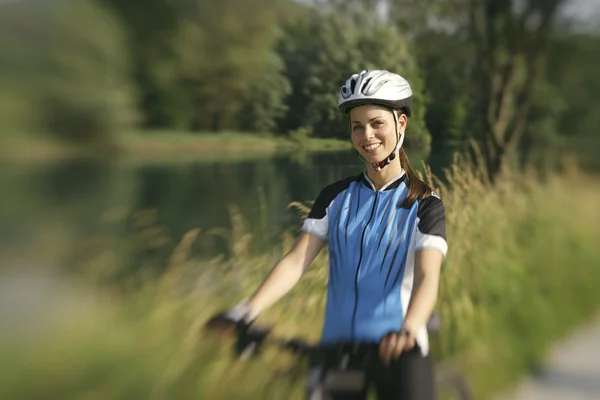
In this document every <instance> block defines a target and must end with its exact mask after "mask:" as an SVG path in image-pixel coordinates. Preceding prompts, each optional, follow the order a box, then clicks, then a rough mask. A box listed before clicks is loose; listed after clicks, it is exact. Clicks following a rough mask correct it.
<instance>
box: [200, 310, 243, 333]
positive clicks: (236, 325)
mask: <svg viewBox="0 0 600 400" xmlns="http://www.w3.org/2000/svg"><path fill="white" fill-rule="evenodd" d="M241 327H242V325H241V321H236V320H235V319H232V318H231V317H229V315H228V314H227V313H219V314H216V315H214V316H212V317H211V318H210V319H209V320H208V321H207V322H206V324H204V329H205V330H207V331H210V332H213V333H217V334H218V335H219V336H220V337H222V338H233V337H235V336H236V334H237V333H238V332H239V329H240V328H241Z"/></svg>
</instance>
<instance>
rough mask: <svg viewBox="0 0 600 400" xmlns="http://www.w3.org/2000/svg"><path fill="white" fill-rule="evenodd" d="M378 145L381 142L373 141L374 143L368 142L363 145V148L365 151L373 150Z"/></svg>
mask: <svg viewBox="0 0 600 400" xmlns="http://www.w3.org/2000/svg"><path fill="white" fill-rule="evenodd" d="M379 146H381V143H374V144H370V145H368V146H363V148H364V149H365V150H367V151H371V150H375V149H376V148H378V147H379Z"/></svg>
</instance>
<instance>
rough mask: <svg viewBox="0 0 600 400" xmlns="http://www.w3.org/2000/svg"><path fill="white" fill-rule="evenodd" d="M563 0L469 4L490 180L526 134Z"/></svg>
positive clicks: (478, 0) (487, 0) (482, 0)
mask: <svg viewBox="0 0 600 400" xmlns="http://www.w3.org/2000/svg"><path fill="white" fill-rule="evenodd" d="M562 3H564V0H526V1H523V2H516V1H512V0H470V8H469V11H470V21H471V26H472V32H473V39H474V41H475V44H476V48H477V59H478V61H479V62H478V64H477V65H478V69H479V75H480V85H481V94H482V104H481V110H480V111H481V113H482V114H481V115H482V120H483V126H484V129H483V138H482V139H483V143H484V148H485V149H486V153H485V154H486V157H487V164H488V165H487V167H488V171H489V174H490V177H492V178H493V177H495V176H496V175H497V174H499V173H502V172H503V171H504V170H505V168H506V167H507V164H508V161H509V156H510V155H512V154H513V153H514V151H515V149H516V148H517V145H518V143H519V141H520V139H521V137H522V135H523V133H524V132H525V130H526V125H527V118H528V115H529V111H530V108H531V103H532V98H533V95H534V93H535V87H536V83H537V80H538V78H539V77H540V75H541V74H543V67H544V61H545V55H546V51H547V47H546V45H547V42H548V39H549V37H550V34H551V31H552V25H553V19H554V17H555V15H556V13H557V10H558V8H559V6H560V5H561V4H562Z"/></svg>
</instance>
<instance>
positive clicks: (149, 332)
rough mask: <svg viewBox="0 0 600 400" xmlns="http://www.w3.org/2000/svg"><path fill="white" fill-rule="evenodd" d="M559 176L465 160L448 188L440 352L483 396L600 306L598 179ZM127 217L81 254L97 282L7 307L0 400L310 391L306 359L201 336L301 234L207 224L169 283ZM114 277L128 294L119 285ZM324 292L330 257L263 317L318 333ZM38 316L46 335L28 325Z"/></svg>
mask: <svg viewBox="0 0 600 400" xmlns="http://www.w3.org/2000/svg"><path fill="white" fill-rule="evenodd" d="M561 171H563V172H561V174H550V175H547V176H545V177H544V178H541V177H539V176H536V175H534V174H533V173H531V172H524V173H518V174H515V175H514V176H512V177H508V178H507V179H506V180H502V181H500V182H498V184H497V185H496V186H491V185H489V184H488V183H486V181H485V180H484V179H482V172H481V171H477V170H474V169H472V168H469V167H467V166H464V165H463V166H461V167H459V166H458V165H455V166H454V167H453V169H452V170H451V175H450V177H449V179H448V181H449V182H451V186H450V187H436V191H438V192H439V193H440V194H441V196H442V198H443V199H444V204H445V207H446V218H447V227H448V238H449V239H448V240H449V247H450V251H449V253H448V256H447V258H446V260H445V264H444V269H443V277H442V285H441V288H440V297H439V301H438V309H439V311H440V313H441V314H442V322H443V326H442V334H441V335H440V336H439V338H434V340H433V346H432V348H433V350H432V354H433V355H434V357H435V358H436V359H437V360H440V361H441V362H446V363H449V364H452V365H453V366H455V367H456V368H458V369H459V370H460V371H461V372H463V373H464V374H465V376H467V377H468V379H469V382H470V383H471V385H472V387H473V389H474V391H475V395H476V397H475V398H477V399H478V400H485V399H490V398H492V397H493V395H494V394H495V393H497V392H498V391H499V390H501V389H504V388H506V387H509V386H511V385H513V384H514V383H515V382H516V381H517V379H518V378H519V377H520V376H523V375H524V374H527V373H528V372H529V371H531V370H532V369H535V368H536V367H537V366H539V365H540V363H541V361H542V360H543V358H544V356H545V354H546V353H547V351H548V349H549V348H550V346H551V344H552V343H553V341H554V340H556V339H557V338H559V337H561V336H563V335H565V334H566V333H567V332H568V331H570V330H571V329H573V327H575V326H578V325H580V324H582V323H583V322H584V321H586V320H587V319H588V318H590V316H591V315H593V314H594V313H595V312H596V310H598V309H599V308H600V292H598V291H597V285H598V282H600V270H599V269H598V268H597V265H599V264H600V250H599V248H598V246H597V237H598V236H599V235H600V210H599V209H598V207H597V204H600V184H598V183H597V182H596V181H594V180H592V179H590V178H589V176H588V175H587V174H585V173H583V172H580V171H578V170H577V169H576V168H573V167H571V166H569V165H566V166H565V168H563V169H561ZM435 186H440V185H435ZM565 187H568V188H569V190H568V191H567V190H564V188H565ZM573 193H576V194H577V195H576V196H573ZM266 209H268V207H266ZM557 210H563V211H564V210H568V212H557ZM304 211H306V209H304ZM115 218H116V217H115ZM123 218H124V219H123V220H122V223H123V224H124V225H125V224H129V225H133V226H135V227H136V229H137V232H138V234H135V235H134V234H132V235H131V236H128V237H125V238H122V237H114V238H112V237H107V236H106V232H99V233H98V236H97V237H93V238H91V239H89V238H88V239H87V240H88V241H86V242H82V243H76V244H75V245H74V247H75V248H76V249H78V256H79V258H78V260H79V262H80V263H81V265H82V266H85V268H83V267H82V268H81V270H85V271H86V272H87V273H89V277H86V278H85V280H82V278H81V277H78V278H77V280H75V279H74V278H73V276H69V279H68V280H65V281H64V282H66V283H62V284H61V285H57V288H56V289H54V290H52V291H51V292H52V293H49V292H45V293H46V294H45V295H44V296H40V297H39V298H38V299H37V300H35V299H31V298H30V297H27V296H21V301H20V302H19V301H16V300H14V299H8V300H7V301H5V302H3V303H4V304H12V305H13V306H12V307H11V310H9V311H11V312H12V313H13V315H14V313H15V311H13V310H23V311H22V312H21V313H17V315H20V316H21V319H20V320H19V319H17V320H16V322H15V323H12V324H7V328H10V329H11V330H13V331H14V335H13V337H10V336H8V335H6V334H5V335H4V336H3V338H4V340H3V341H2V343H0V360H4V361H0V397H2V398H37V397H51V398H85V397H86V396H87V397H95V398H111V399H128V398H149V399H164V398H206V399H217V398H242V399H243V398H286V399H287V398H301V392H302V383H303V382H304V379H305V375H304V374H305V372H306V369H305V367H306V366H305V364H304V363H302V362H299V361H298V360H296V359H294V358H293V357H291V356H289V355H285V354H281V353H278V352H276V351H274V350H269V349H265V352H264V353H263V354H262V355H261V357H260V358H258V359H257V360H253V361H249V362H241V361H233V360H232V358H231V350H232V343H230V342H220V341H218V340H216V339H215V338H212V337H210V336H207V335H205V334H202V332H201V327H202V324H203V323H204V322H205V321H206V320H207V318H208V317H209V316H210V315H211V314H213V313H214V312H216V311H217V310H221V309H223V308H225V307H230V306H232V305H233V304H235V303H236V302H237V301H239V300H241V299H242V298H243V297H245V296H247V295H249V294H250V293H251V292H252V290H253V289H254V288H255V286H256V285H257V283H258V282H259V281H260V280H261V279H262V278H263V277H264V276H265V274H266V273H267V271H268V270H269V269H270V268H271V266H272V265H273V262H274V260H275V259H276V258H277V257H278V256H280V255H281V254H283V253H284V252H285V251H286V250H287V249H289V248H290V246H291V245H292V243H293V235H292V232H285V233H283V234H282V236H281V243H282V245H281V247H280V248H277V249H274V251H272V252H265V253H259V254H257V253H256V252H255V251H254V246H253V240H255V238H253V237H252V235H250V234H249V232H248V231H247V230H246V229H245V223H244V216H243V215H239V214H236V213H233V214H232V221H233V223H232V226H233V229H232V230H231V231H227V232H225V231H219V232H210V231H206V230H203V229H201V228H198V229H194V230H191V231H189V232H188V233H187V234H186V235H184V236H183V237H181V238H172V239H173V240H174V242H176V243H177V245H176V246H174V247H173V249H172V251H171V257H170V260H169V263H168V265H167V266H165V268H164V270H165V271H166V272H165V273H164V274H162V275H161V276H160V278H159V279H158V280H155V279H154V278H151V277H148V276H147V275H146V274H148V273H149V271H151V268H145V267H146V265H143V264H142V265H136V269H135V271H137V272H136V273H131V272H130V274H129V277H130V278H129V279H130V280H124V278H123V277H122V275H123V271H131V267H132V266H131V265H129V264H128V261H127V260H130V257H129V255H130V254H131V253H132V251H131V247H132V246H140V247H143V248H147V249H148V251H150V249H153V247H152V246H154V244H153V241H154V236H153V235H156V234H158V233H160V229H158V228H159V227H160V225H159V224H158V222H157V221H152V219H151V218H150V217H149V216H148V215H146V214H142V213H139V214H135V215H132V216H126V217H123ZM110 220H111V221H113V222H112V223H118V220H117V219H110ZM573 221H577V222H576V223H573ZM157 229H158V233H156V232H155V231H157ZM153 232H154V233H153ZM215 234H218V235H223V234H225V235H226V236H227V238H228V240H229V242H230V243H231V254H232V257H231V258H230V259H225V258H221V257H216V258H213V259H201V258H196V257H192V256H190V254H191V252H190V249H191V248H193V246H196V245H198V244H199V242H201V241H204V240H209V238H210V237H211V235H215ZM151 242H152V243H151ZM144 246H147V247H144ZM30 256H31V257H34V256H35V253H32V254H30ZM148 262H149V263H151V262H153V261H152V259H149V260H148ZM125 275H127V274H125ZM116 277H121V280H120V281H119V282H120V283H119V284H118V285H113V284H108V282H115V281H117V279H116ZM22 282H25V283H22V286H21V287H20V288H19V287H18V286H17V285H10V287H15V288H16V289H15V290H14V293H15V296H19V294H24V293H28V291H27V290H25V289H26V288H28V287H29V286H27V285H28V283H27V281H22ZM29 282H31V280H30V281H29ZM84 282H87V285H89V284H90V283H94V282H95V283H97V282H101V283H102V285H95V286H93V287H92V286H86V285H84ZM326 284H327V253H326V251H324V252H322V254H320V255H319V256H318V258H317V259H316V260H315V262H314V263H313V265H312V267H311V269H310V270H309V271H308V272H307V274H306V276H305V277H304V279H303V280H302V281H301V282H300V284H299V285H298V286H297V287H296V288H294V290H293V291H292V293H290V295H288V296H287V297H285V298H284V299H283V300H282V301H281V302H280V303H278V304H277V305H276V306H275V307H273V308H272V309H270V310H268V311H267V312H266V313H265V314H264V315H263V316H261V318H260V320H261V321H262V322H271V323H275V322H276V332H277V333H278V334H280V335H283V336H286V335H294V336H296V335H298V336H302V337H306V338H308V339H312V340H316V339H317V338H318V336H319V333H320V329H321V322H322V310H323V306H324V303H325V288H326ZM42 287H44V288H46V289H47V288H49V287H51V286H50V285H49V284H44V285H42ZM47 290H48V289H47ZM54 298H60V299H61V300H62V301H52V299H54ZM33 301H37V303H35V304H32V302H33ZM55 304H62V305H60V306H59V305H56V306H55ZM61 307H63V308H61ZM50 308H55V309H50ZM58 310H60V311H61V312H58ZM26 311H27V312H31V314H27V313H26ZM36 313H37V314H36ZM36 315H38V316H40V317H41V316H48V315H52V316H53V317H52V318H51V319H48V318H46V319H43V318H36ZM27 316H29V317H30V318H32V320H33V321H35V322H36V325H35V329H27V328H26V327H27V326H26V325H25V324H24V322H23V321H25V320H26V318H25V317H27ZM21 323H22V324H23V326H25V328H23V330H21V331H19V324H21ZM0 333H2V332H0ZM9 339H10V340H9ZM25 382H30V384H26V383H25Z"/></svg>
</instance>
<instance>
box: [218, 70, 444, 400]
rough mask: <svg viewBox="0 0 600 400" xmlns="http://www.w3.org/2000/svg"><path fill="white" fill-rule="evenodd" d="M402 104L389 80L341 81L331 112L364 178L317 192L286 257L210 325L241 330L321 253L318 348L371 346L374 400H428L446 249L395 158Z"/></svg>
mask: <svg viewBox="0 0 600 400" xmlns="http://www.w3.org/2000/svg"><path fill="white" fill-rule="evenodd" d="M411 99H412V90H411V88H410V85H409V83H408V82H407V81H406V80H405V79H404V78H402V77H401V76H399V75H397V74H394V73H391V72H388V71H382V70H374V71H362V72H361V73H359V74H354V75H352V76H351V77H350V78H348V80H347V81H346V82H345V84H344V85H343V86H342V87H341V89H340V93H339V108H340V110H341V111H342V112H343V113H346V114H348V115H349V117H350V127H351V132H352V143H353V144H354V147H355V148H356V151H357V152H358V154H359V156H360V158H361V159H362V160H363V161H364V162H365V163H366V164H367V168H366V170H365V171H364V172H363V173H361V174H360V175H359V176H354V177H349V178H346V179H343V180H340V181H338V182H335V183H332V184H331V185H329V186H327V187H325V188H324V189H323V190H322V191H321V193H320V194H319V196H318V197H317V200H316V202H315V204H314V205H313V207H312V210H311V212H310V214H309V215H308V217H307V218H306V220H305V221H304V224H303V227H302V231H303V232H302V234H301V235H300V237H299V238H298V240H297V242H296V243H295V245H294V246H293V248H292V249H291V250H290V251H289V252H288V253H287V254H286V255H285V256H284V257H283V258H282V259H281V260H280V261H279V262H278V263H277V264H276V265H275V267H274V268H273V269H272V271H271V273H270V274H269V276H268V277H267V278H266V280H265V281H264V282H263V283H262V285H261V286H260V287H259V288H258V290H257V291H256V292H255V293H254V295H253V296H252V297H251V298H250V299H249V300H247V301H244V302H242V303H240V304H238V305H237V306H236V307H234V308H233V309H231V310H230V311H229V312H227V313H226V314H224V315H220V316H219V317H218V318H220V320H221V322H222V321H223V320H226V321H230V322H231V323H239V322H240V321H244V322H246V323H250V322H251V321H253V320H254V319H255V318H256V317H257V316H258V315H259V313H261V312H262V311H263V310H265V309H266V308H268V307H269V306H271V305H272V304H273V303H275V302H276V301H277V300H279V299H280V298H281V297H282V296H284V295H285V294H286V293H288V292H289V291H290V290H291V289H292V288H293V287H294V285H295V284H296V283H297V282H298V280H299V279H300V277H301V276H302V275H303V273H304V272H305V271H306V270H307V268H308V267H309V266H310V264H311V263H312V261H313V260H314V258H315V257H316V256H317V254H318V253H319V252H320V251H321V249H322V248H323V246H325V244H328V246H329V264H330V265H329V268H330V271H329V272H330V273H329V283H328V292H327V306H326V310H325V323H324V327H323V332H322V340H321V341H322V343H325V344H332V345H336V344H339V345H340V349H342V348H343V349H346V348H351V346H350V347H348V346H347V344H356V343H373V344H377V345H378V357H374V358H373V357H371V358H370V361H368V362H367V363H366V364H365V363H359V364H360V365H361V368H363V369H364V370H365V371H366V373H367V376H368V382H369V383H370V384H374V386H375V387H376V391H377V393H378V398H380V399H403V400H410V399H418V400H429V399H433V397H434V396H433V377H432V367H431V363H430V360H429V356H428V353H429V343H428V336H427V328H426V323H427V321H428V319H429V317H430V315H431V313H432V311H433V308H434V305H435V302H436V298H437V292H438V282H439V276H440V269H441V265H442V261H443V258H444V257H445V255H446V252H447V249H448V246H447V244H446V229H445V217H444V206H443V204H442V201H441V200H440V198H439V197H438V196H437V195H436V194H435V193H434V192H433V191H432V190H431V189H430V188H429V187H428V186H427V185H426V184H425V183H424V182H422V181H421V180H419V179H418V178H417V176H416V174H415V173H414V171H413V170H412V168H411V166H410V163H409V161H408V158H407V156H406V153H405V151H404V149H403V148H402V143H403V141H404V136H405V132H406V128H407V124H408V118H409V117H410V115H411ZM213 322H214V320H213ZM214 326H216V325H214ZM221 326H222V325H221ZM365 390H366V389H365ZM363 396H364V395H360V396H358V398H363ZM352 398H357V397H352Z"/></svg>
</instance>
